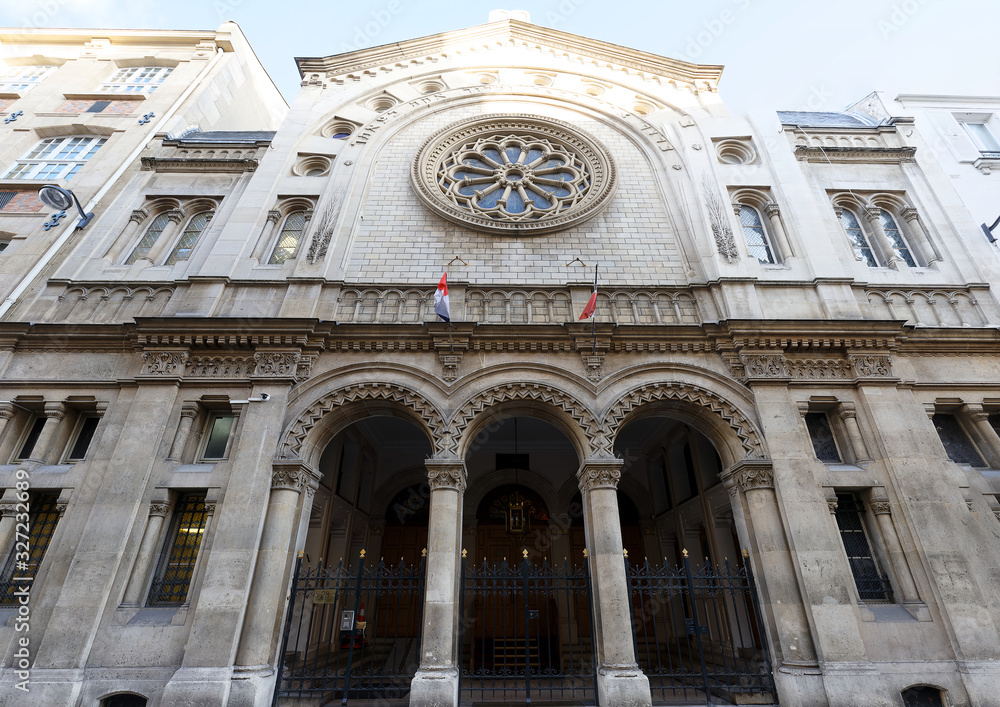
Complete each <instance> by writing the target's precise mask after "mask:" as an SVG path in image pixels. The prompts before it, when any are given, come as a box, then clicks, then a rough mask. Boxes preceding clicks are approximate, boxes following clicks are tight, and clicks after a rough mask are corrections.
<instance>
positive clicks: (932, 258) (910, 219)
mask: <svg viewBox="0 0 1000 707" xmlns="http://www.w3.org/2000/svg"><path fill="white" fill-rule="evenodd" d="M899 215H900V216H902V217H903V220H904V221H906V223H907V225H909V227H910V233H912V234H913V238H914V240H916V241H917V245H918V246H919V247H920V250H921V252H922V253H923V255H924V258H925V259H926V261H927V265H928V266H930V265H932V264H933V263H936V262H938V261H940V260H943V258H942V257H941V254H940V253H939V252H938V250H937V248H935V247H934V242H933V241H932V240H931V239H930V236H929V235H928V234H927V229H925V228H924V224H923V223H921V221H920V216H919V215H918V213H917V210H916V209H914V208H913V207H907V208H905V209H903V210H902V211H900V212H899Z"/></svg>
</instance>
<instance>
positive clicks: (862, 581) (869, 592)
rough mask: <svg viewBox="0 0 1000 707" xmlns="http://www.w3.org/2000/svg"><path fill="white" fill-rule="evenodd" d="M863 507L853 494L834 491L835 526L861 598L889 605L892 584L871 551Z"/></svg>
mask: <svg viewBox="0 0 1000 707" xmlns="http://www.w3.org/2000/svg"><path fill="white" fill-rule="evenodd" d="M864 514H865V509H864V506H863V505H861V501H860V500H859V499H858V497H857V496H856V495H855V494H853V493H838V494H837V511H836V513H835V514H834V515H835V516H836V519H837V527H838V528H840V539H841V541H843V543H844V551H845V552H846V553H847V561H848V563H849V564H850V566H851V574H853V575H854V583H855V585H857V588H858V596H859V597H860V599H861V601H865V602H871V603H880V604H891V603H892V601H893V600H892V587H891V585H890V584H889V580H888V579H887V578H886V576H885V574H883V572H882V568H881V567H879V564H878V560H877V558H876V557H875V555H874V554H873V553H872V543H871V536H870V535H869V533H868V524H867V523H866V522H865V515H864Z"/></svg>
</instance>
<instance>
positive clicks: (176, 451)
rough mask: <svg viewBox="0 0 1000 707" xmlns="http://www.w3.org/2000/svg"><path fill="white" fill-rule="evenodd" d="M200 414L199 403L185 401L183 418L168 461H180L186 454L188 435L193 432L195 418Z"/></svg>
mask: <svg viewBox="0 0 1000 707" xmlns="http://www.w3.org/2000/svg"><path fill="white" fill-rule="evenodd" d="M197 416H198V404H197V403H184V406H183V407H182V408H181V419H180V422H178V423H177V432H176V433H175V434H174V441H173V444H171V445H170V456H168V457H167V461H180V460H181V455H183V454H184V445H185V444H187V440H188V437H189V436H190V434H191V426H192V425H193V424H194V418H195V417H197Z"/></svg>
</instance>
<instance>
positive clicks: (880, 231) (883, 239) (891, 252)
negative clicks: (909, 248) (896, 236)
mask: <svg viewBox="0 0 1000 707" xmlns="http://www.w3.org/2000/svg"><path fill="white" fill-rule="evenodd" d="M880 211H881V209H878V208H875V207H871V208H868V209H865V219H867V221H868V224H869V225H870V226H871V230H872V231H873V232H874V233H875V240H877V241H878V242H879V246H880V247H881V250H882V252H883V253H885V257H886V258H887V259H888V262H887V263H886V264H887V265H888V266H889V267H891V268H899V267H900V265H902V266H903V267H904V268H905V267H906V261H904V260H903V259H902V258H901V257H899V254H898V253H897V252H896V246H894V245H893V244H892V241H891V240H889V236H888V235H887V234H886V232H885V228H883V227H882V219H881V218H880V216H881V214H880V213H879V212H880Z"/></svg>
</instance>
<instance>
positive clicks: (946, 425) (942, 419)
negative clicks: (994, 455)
mask: <svg viewBox="0 0 1000 707" xmlns="http://www.w3.org/2000/svg"><path fill="white" fill-rule="evenodd" d="M931 422H933V423H934V429H935V430H937V433H938V437H940V438H941V444H943V445H944V451H945V452H946V453H947V454H948V458H949V459H951V460H952V461H953V462H955V463H956V464H968V465H969V466H975V467H985V466H986V462H984V461H983V458H982V457H981V456H980V455H979V452H978V451H977V450H976V448H975V447H974V446H973V445H972V441H971V440H970V439H969V436H968V435H967V434H965V430H963V429H962V425H961V424H959V422H958V418H957V417H955V416H954V415H948V414H945V413H938V414H936V415H934V417H932V418H931Z"/></svg>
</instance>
